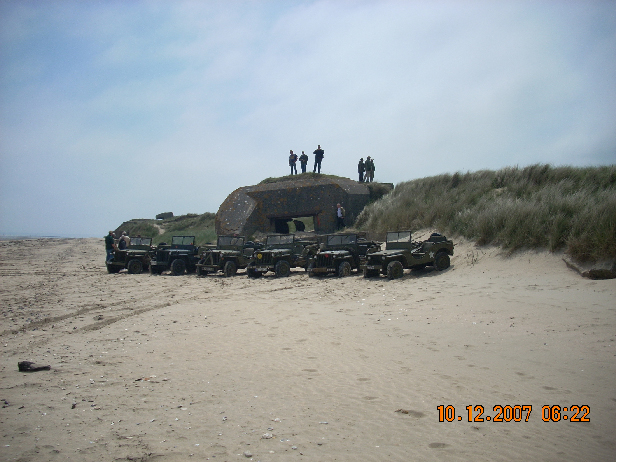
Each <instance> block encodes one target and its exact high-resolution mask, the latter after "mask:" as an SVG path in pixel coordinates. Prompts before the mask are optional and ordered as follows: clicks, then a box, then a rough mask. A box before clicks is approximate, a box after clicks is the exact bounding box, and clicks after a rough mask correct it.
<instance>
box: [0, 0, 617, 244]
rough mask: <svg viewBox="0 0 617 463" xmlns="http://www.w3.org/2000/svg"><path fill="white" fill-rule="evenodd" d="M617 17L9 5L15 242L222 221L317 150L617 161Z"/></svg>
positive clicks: (8, 168)
mask: <svg viewBox="0 0 617 463" xmlns="http://www.w3.org/2000/svg"><path fill="white" fill-rule="evenodd" d="M614 14H615V5H614V3H612V2H608V1H607V2H603V1H599V2H552V1H548V0H547V1H539V2H523V1H521V2H519V1H511V2H483V1H467V2H459V1H437V2H425V1H358V2H347V1H343V0H332V1H294V2H279V1H272V2H196V1H186V2H164V1H161V2H128V3H127V2H101V3H98V2H53V3H39V2H31V3H30V2H17V1H5V2H4V3H3V4H2V6H0V64H1V65H0V98H1V99H0V101H1V102H2V105H0V153H1V154H0V167H1V168H2V169H0V170H1V171H2V172H1V173H0V181H1V183H2V186H0V217H2V221H1V223H0V225H1V227H0V233H48V234H49V233H53V234H66V233H69V231H65V228H64V227H65V224H71V226H70V229H71V230H72V232H74V233H76V234H83V235H92V234H94V235H96V236H98V235H97V233H98V230H103V233H104V231H106V230H107V229H108V228H109V227H110V226H117V225H118V224H119V223H120V222H122V221H123V220H126V219H130V218H136V217H153V216H154V215H155V214H156V213H158V212H162V211H163V210H165V211H166V210H172V211H174V212H175V213H177V214H180V213H186V212H205V211H211V212H216V210H217V209H218V205H219V204H220V203H221V202H222V201H223V200H224V198H225V197H226V196H227V195H228V194H229V193H231V192H232V191H233V190H234V189H236V188H238V187H240V186H244V185H250V184H254V183H257V182H259V181H260V180H262V179H263V178H265V177H271V176H278V175H285V174H287V161H286V160H287V153H288V152H289V149H293V150H294V151H296V152H301V151H302V150H304V151H306V152H307V153H309V154H310V157H311V162H312V151H313V150H314V149H315V148H316V146H317V144H321V145H322V146H323V147H324V149H325V150H326V158H325V160H324V164H323V166H324V170H325V171H326V172H327V173H333V174H337V175H344V176H349V177H351V178H355V165H356V163H357V159H358V158H359V157H361V156H362V157H366V156H367V155H371V156H372V157H374V158H375V159H376V167H377V171H376V175H377V179H378V180H381V181H387V182H393V183H397V182H400V181H405V180H410V179H413V178H418V177H423V176H428V175H435V174H439V173H443V172H455V171H458V170H463V171H466V170H477V169H483V168H493V169H497V168H500V167H504V166H509V165H516V164H519V165H527V164H531V163H536V162H547V163H553V164H556V165H561V164H574V165H590V164H591V165H593V164H607V163H614V161H615V24H614ZM28 172H29V173H30V174H28ZM18 201H20V202H21V204H24V205H25V207H22V208H20V210H19V211H17V208H16V207H15V204H16V203H17V202H18ZM28 211H30V212H28ZM93 211H96V212H94V213H93ZM59 216H62V217H65V218H66V220H65V221H63V222H58V221H57V220H54V217H59ZM85 217H88V220H84V218H85ZM39 219H40V220H39ZM98 234H100V233H98Z"/></svg>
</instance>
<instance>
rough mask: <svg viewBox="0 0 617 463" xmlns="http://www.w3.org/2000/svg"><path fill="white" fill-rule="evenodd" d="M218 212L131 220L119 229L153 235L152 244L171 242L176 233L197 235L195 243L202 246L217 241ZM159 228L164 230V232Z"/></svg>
mask: <svg viewBox="0 0 617 463" xmlns="http://www.w3.org/2000/svg"><path fill="white" fill-rule="evenodd" d="M215 216H216V214H213V213H211V212H206V213H205V214H186V215H180V216H177V217H172V218H170V219H164V220H149V219H141V220H130V221H128V222H125V223H123V224H122V225H121V226H120V228H119V229H118V231H126V232H127V233H128V234H129V236H136V235H141V236H147V237H152V244H158V243H168V244H169V243H171V237H172V236H174V235H189V236H195V244H197V245H199V246H201V245H203V244H206V243H210V242H216V232H215V231H214V218H215ZM159 229H162V230H164V231H163V232H162V233H161V232H160V231H159Z"/></svg>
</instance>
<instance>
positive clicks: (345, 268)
mask: <svg viewBox="0 0 617 463" xmlns="http://www.w3.org/2000/svg"><path fill="white" fill-rule="evenodd" d="M349 275H351V265H350V264H349V262H347V261H346V260H344V261H343V262H341V263H340V265H339V266H338V276H339V277H341V278H342V277H348V276H349Z"/></svg>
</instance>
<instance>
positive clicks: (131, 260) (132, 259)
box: [107, 237, 152, 273]
mask: <svg viewBox="0 0 617 463" xmlns="http://www.w3.org/2000/svg"><path fill="white" fill-rule="evenodd" d="M151 244H152V238H142V237H136V238H131V239H130V243H129V245H128V247H127V248H126V249H122V250H120V249H116V250H115V251H114V258H113V260H112V261H110V262H107V272H109V273H118V272H119V271H120V270H122V269H127V270H128V272H129V273H142V272H143V271H144V270H148V268H149V267H150V250H151Z"/></svg>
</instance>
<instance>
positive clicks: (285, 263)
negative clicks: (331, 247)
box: [246, 234, 316, 278]
mask: <svg viewBox="0 0 617 463" xmlns="http://www.w3.org/2000/svg"><path fill="white" fill-rule="evenodd" d="M315 244H316V240H296V239H295V235H293V234H288V235H268V238H267V239H266V245H265V247H264V248H263V249H259V250H257V251H255V252H254V253H253V257H252V259H251V261H250V262H249V264H248V266H247V267H246V273H247V274H248V276H249V277H251V278H255V277H259V276H261V275H263V274H264V273H266V272H274V273H275V274H276V276H277V277H287V276H289V274H290V272H291V269H292V268H294V267H304V268H306V266H307V265H308V262H309V259H310V257H311V256H312V254H313V253H314V252H315V251H314V250H313V249H314V248H312V247H311V245H315Z"/></svg>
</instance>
